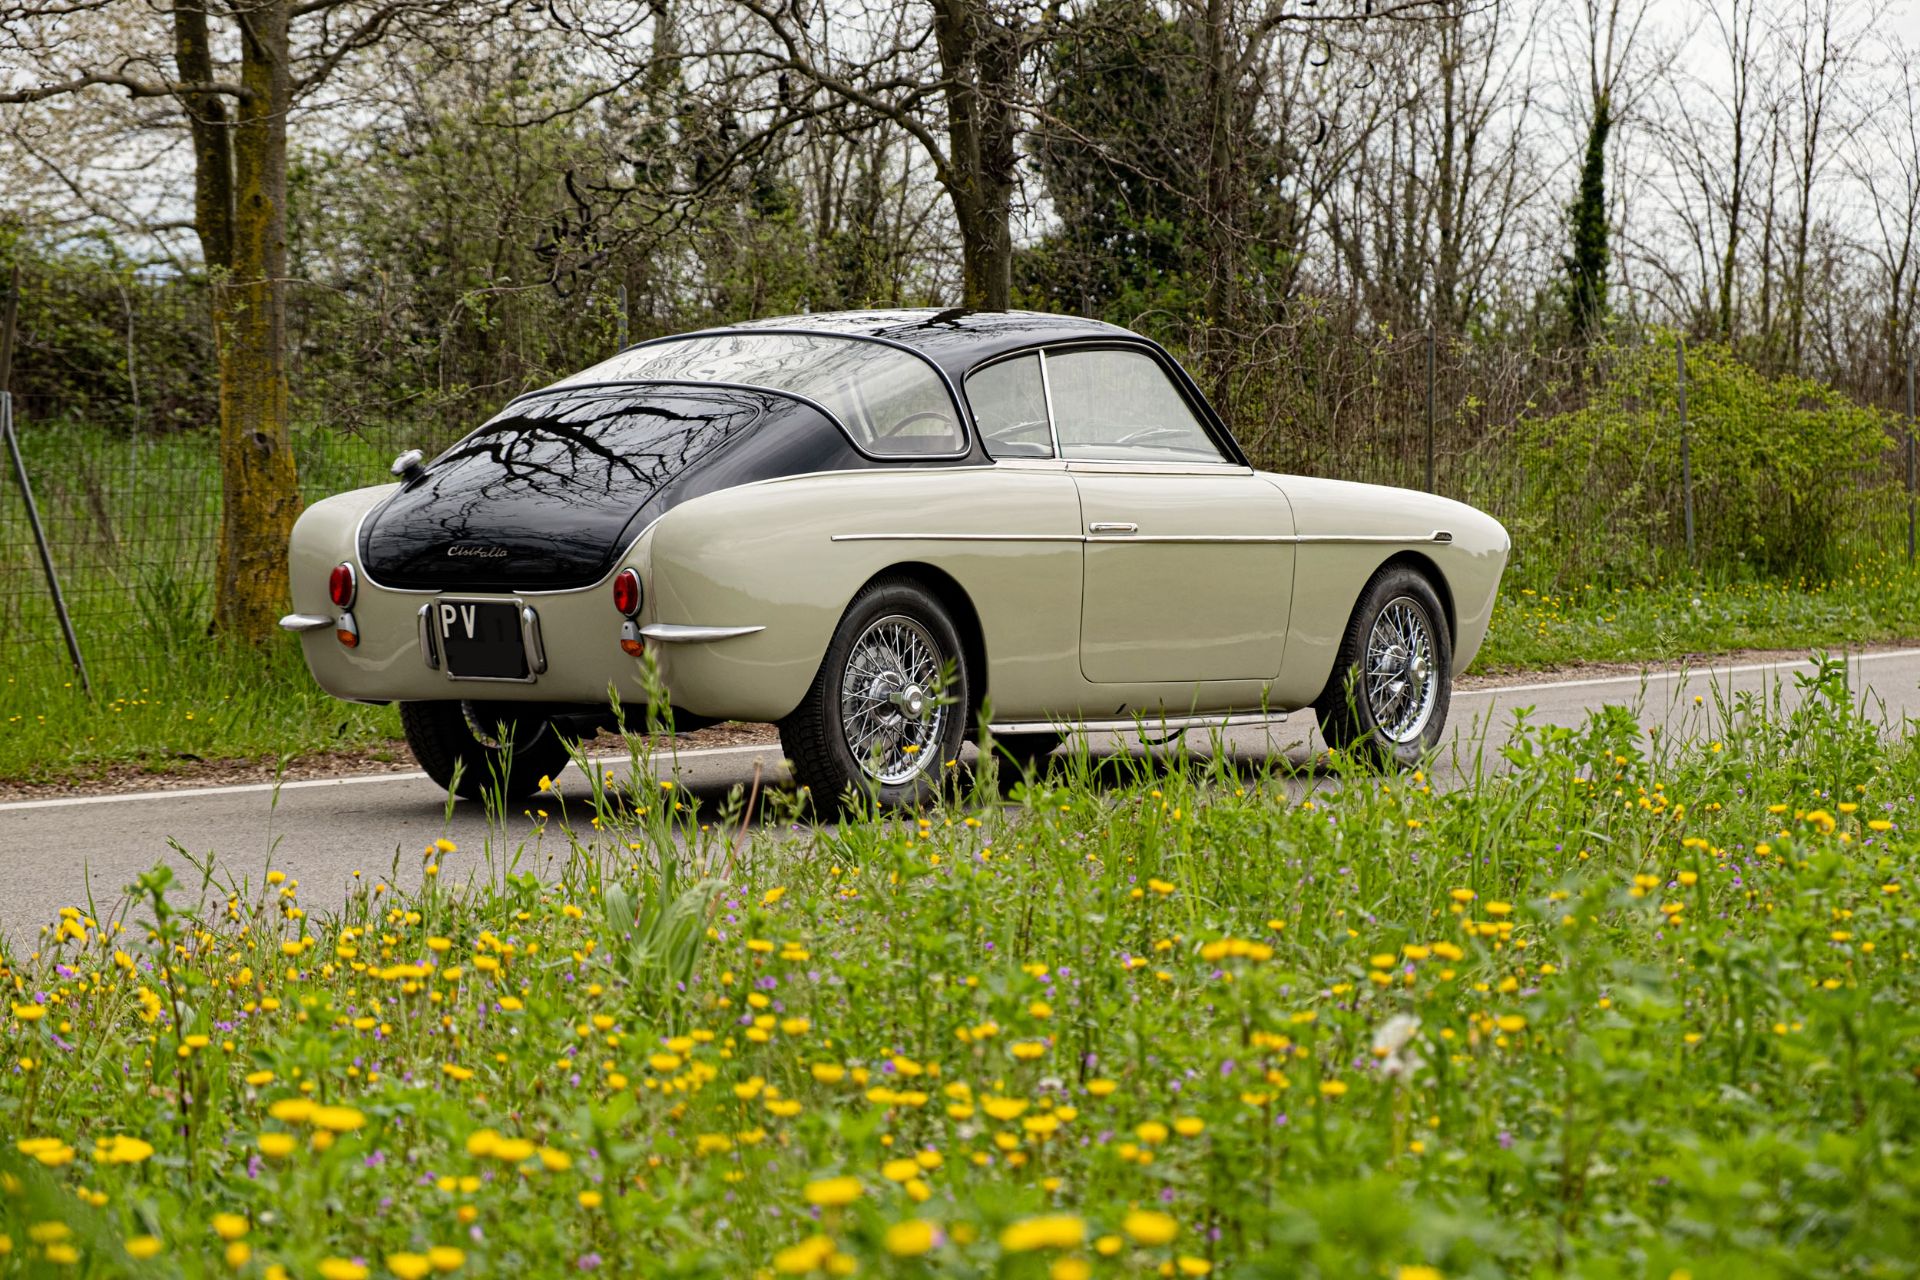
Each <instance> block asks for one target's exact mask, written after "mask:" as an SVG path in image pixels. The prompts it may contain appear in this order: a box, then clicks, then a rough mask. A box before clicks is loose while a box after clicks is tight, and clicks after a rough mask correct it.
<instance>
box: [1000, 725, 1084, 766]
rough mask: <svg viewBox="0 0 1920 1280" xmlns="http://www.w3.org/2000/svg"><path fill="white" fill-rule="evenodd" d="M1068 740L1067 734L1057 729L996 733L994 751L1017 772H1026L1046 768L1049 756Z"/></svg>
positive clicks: (1003, 762)
mask: <svg viewBox="0 0 1920 1280" xmlns="http://www.w3.org/2000/svg"><path fill="white" fill-rule="evenodd" d="M1066 740H1067V735H1066V734H1064V733H1061V732H1059V731H1057V730H1043V731H1041V732H1039V733H1005V734H995V735H994V736H993V753H994V754H995V755H996V756H999V757H1000V760H1001V763H1002V764H1003V765H1011V766H1012V767H1013V769H1014V771H1015V772H1016V773H1025V772H1027V770H1029V769H1032V770H1034V771H1035V772H1038V771H1040V770H1041V769H1043V768H1045V764H1046V759H1047V757H1048V756H1050V755H1052V754H1053V753H1054V752H1055V751H1056V750H1058V749H1059V747H1060V744H1061V743H1063V742H1065V741H1066Z"/></svg>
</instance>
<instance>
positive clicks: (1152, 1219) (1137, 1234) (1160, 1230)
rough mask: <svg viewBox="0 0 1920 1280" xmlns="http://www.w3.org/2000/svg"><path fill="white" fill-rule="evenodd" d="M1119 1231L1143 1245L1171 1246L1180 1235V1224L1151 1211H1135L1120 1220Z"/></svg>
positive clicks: (1167, 1216) (1169, 1217)
mask: <svg viewBox="0 0 1920 1280" xmlns="http://www.w3.org/2000/svg"><path fill="white" fill-rule="evenodd" d="M1120 1229H1121V1230H1122V1231H1125V1232H1126V1233H1127V1234H1128V1235H1130V1236H1132V1237H1133V1238H1134V1240H1135V1242H1136V1243H1139V1244H1144V1245H1161V1244H1171V1243H1172V1242H1173V1238H1174V1237H1175V1236H1176V1235H1179V1234H1180V1224H1179V1223H1177V1222H1175V1221H1174V1220H1173V1218H1172V1216H1171V1215H1169V1214H1164V1213H1160V1212H1157V1211H1155V1210H1152V1209H1135V1210H1133V1211H1132V1212H1130V1213H1128V1214H1127V1216H1126V1217H1125V1218H1123V1219H1121V1222H1120Z"/></svg>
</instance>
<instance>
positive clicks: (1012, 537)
mask: <svg viewBox="0 0 1920 1280" xmlns="http://www.w3.org/2000/svg"><path fill="white" fill-rule="evenodd" d="M833 541H835V542H1085V541H1087V539H1086V538H1085V537H1083V536H1081V535H1080V534H1077V533H836V534H834V535H833Z"/></svg>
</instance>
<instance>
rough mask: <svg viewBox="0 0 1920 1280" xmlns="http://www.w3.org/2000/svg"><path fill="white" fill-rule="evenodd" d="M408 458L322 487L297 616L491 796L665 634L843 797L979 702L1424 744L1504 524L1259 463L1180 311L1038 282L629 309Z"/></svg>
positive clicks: (1486, 600) (1050, 719) (677, 703)
mask: <svg viewBox="0 0 1920 1280" xmlns="http://www.w3.org/2000/svg"><path fill="white" fill-rule="evenodd" d="M394 470H395V474H396V475H398V476H399V477H400V482H399V483H398V484H388V485H383V486H380V487H377V488H369V489H360V490H356V491H354V492H351V493H345V494H340V495H338V496H336V497H332V498H328V499H326V500H325V501H322V502H318V503H316V504H314V505H313V506H311V507H309V508H308V509H307V511H306V512H305V514H303V515H302V516H301V517H300V520H299V523H298V525H297V526H296V527H295V529H294V532H293V546H292V582H293V597H294V600H293V603H294V607H295V608H296V609H297V610H298V612H296V613H294V614H291V615H289V616H288V617H287V618H285V619H283V620H282V623H281V625H282V626H284V627H286V628H287V629H289V630H292V631H297V632H299V633H301V635H302V638H303V641H304V648H305V653H306V660H307V663H308V666H309V667H310V668H311V669H312V671H313V674H314V678H315V679H317V680H318V681H319V682H320V684H321V686H322V687H323V688H325V689H326V690H327V691H328V692H329V693H332V694H334V695H335V696H337V697H341V698H350V699H354V700H356V701H362V702H383V703H384V702H389V701H397V702H399V703H400V713H401V722H402V724H403V725H404V726H405V730H406V735H407V740H408V743H409V744H410V745H411V747H412V749H413V752H414V755H415V756H416V757H417V758H418V759H419V761H420V764H421V766H422V767H423V768H424V769H425V770H426V771H427V773H428V774H429V775H431V776H432V777H433V778H434V779H436V780H437V781H439V782H440V783H441V784H442V785H443V786H446V785H452V784H454V783H455V777H456V774H455V770H456V766H458V768H459V770H460V773H459V780H458V783H457V790H458V791H459V793H460V794H462V795H465V796H469V797H474V796H478V795H480V794H481V793H482V792H483V790H492V789H494V788H496V787H501V786H504V790H505V793H506V794H508V795H518V794H524V793H526V792H527V791H529V790H531V789H532V788H534V787H535V786H536V784H537V780H538V779H539V778H540V777H541V776H542V775H543V774H548V773H555V772H558V771H559V768H560V767H561V765H562V764H563V763H564V761H565V758H566V755H567V751H568V742H567V739H568V738H569V737H576V738H577V736H578V735H579V734H580V733H581V732H583V731H585V730H589V729H592V728H597V727H601V726H606V725H610V724H611V722H612V717H613V712H612V710H611V708H612V707H613V705H614V704H615V702H616V701H617V702H618V703H619V704H621V705H622V706H623V707H624V708H629V709H630V708H635V707H644V706H645V705H646V704H647V701H648V695H647V689H648V687H649V684H648V680H647V679H646V673H645V670H644V668H645V665H646V658H647V656H648V655H651V657H652V659H653V660H654V663H655V665H656V668H657V676H656V678H655V679H654V681H653V683H652V687H653V688H654V689H655V690H656V691H657V690H658V689H660V688H661V687H662V686H664V688H665V690H666V692H667V697H668V699H669V700H670V704H671V706H672V708H673V711H674V713H675V718H676V723H677V724H678V725H679V726H681V727H686V726H687V725H689V724H697V723H700V722H706V721H716V720H744V721H763V722H772V723H777V724H778V725H779V726H780V736H781V742H782V744H783V746H784V748H785V751H786V753H787V755H788V756H789V757H790V758H791V760H792V762H793V769H794V773H795V776H796V778H797V780H798V781H799V782H800V783H802V784H804V785H806V786H809V787H811V788H812V789H813V792H814V793H815V794H816V795H819V796H827V795H832V796H844V795H845V794H847V789H848V788H854V789H856V790H860V791H864V792H866V793H868V794H870V795H872V796H873V797H874V798H875V799H877V800H878V801H880V802H881V803H886V804H900V803H912V802H914V801H916V800H918V799H920V798H922V797H924V796H925V795H927V794H928V793H930V792H931V791H933V790H934V789H936V788H937V786H938V782H939V779H940V777H941V776H942V774H943V770H944V767H945V766H946V764H947V763H948V762H950V761H953V760H955V759H956V758H957V757H958V756H959V753H960V750H961V743H962V741H963V740H965V739H967V738H969V737H972V736H974V735H975V734H976V733H977V732H978V731H979V730H980V728H982V727H983V726H982V723H981V722H982V721H983V719H984V720H989V721H990V724H989V725H986V726H984V727H988V728H990V730H991V734H992V737H993V740H994V741H995V742H996V744H998V746H999V747H1000V749H1002V750H1005V751H1006V752H1008V753H1009V754H1010V755H1012V756H1013V757H1014V758H1015V759H1016V760H1019V759H1025V758H1029V757H1035V756H1038V755H1039V754H1041V753H1044V752H1045V751H1049V750H1051V749H1052V748H1053V747H1055V746H1056V745H1058V743H1059V741H1060V739H1061V735H1062V733H1063V732H1064V731H1069V730H1072V729H1076V728H1101V727H1108V728H1112V727H1131V726H1133V725H1135V724H1138V723H1141V722H1143V721H1144V722H1147V723H1149V724H1151V725H1152V726H1153V727H1154V729H1155V730H1156V731H1157V730H1160V729H1162V728H1165V729H1174V728H1181V727H1191V726H1194V725H1197V724H1219V723H1228V722H1234V721H1239V720H1245V719H1254V718H1268V717H1271V716H1274V715H1277V714H1278V713H1279V712H1282V711H1285V710H1289V709H1293V708H1300V707H1308V706H1311V707H1313V708H1314V709H1315V710H1316V711H1317V712H1318V713H1319V716H1320V722H1321V725H1322V729H1323V732H1324V734H1325V736H1326V738H1327V740H1328V741H1329V742H1330V743H1331V744H1333V745H1335V746H1337V747H1343V748H1358V749H1363V750H1366V751H1369V752H1371V753H1372V754H1374V755H1375V756H1377V757H1378V758H1379V759H1381V760H1382V761H1383V762H1385V763H1396V762H1397V763H1400V764H1405V763H1409V762H1411V761H1413V760H1415V759H1417V758H1419V757H1420V755H1421V754H1422V753H1424V752H1426V751H1428V750H1429V749H1431V748H1432V747H1433V746H1434V745H1435V744H1436V743H1437V742H1438V741H1439V737H1440V733H1441V728H1442V725H1443V724H1444V722H1445V719H1446V715H1447V702H1448V695H1449V690H1450V688H1451V682H1452V677H1453V676H1454V675H1455V674H1457V673H1458V672H1459V671H1460V670H1461V669H1462V668H1464V667H1465V666H1466V664H1467V662H1468V661H1469V660H1470V659H1471V658H1472V657H1473V654H1474V652H1475V650H1476V649H1478V648H1479V646H1480V642H1481V640H1482V638H1483V637H1484V635H1485V633H1486V628H1487V621H1488V615H1489V613H1490V612H1491V610H1492V607H1493V599H1494V591H1495V588H1496V586H1497V585H1498V583H1499V579H1500V574H1501V571H1502V569H1503V568H1504V567H1505V564H1506V558H1507V551H1508V548H1509V541H1508V537H1507V533H1506V531H1505V530H1504V529H1503V528H1501V526H1500V525H1499V524H1498V523H1497V522H1496V521H1494V520H1493V519H1491V518H1490V517H1488V516H1486V515H1484V514H1482V513H1480V512H1478V511H1475V510H1474V509H1472V508H1470V507H1466V506H1463V505H1461V504H1460V503H1457V502H1452V501H1448V500H1447V499H1444V498H1438V497H1433V496H1431V495H1428V494H1423V493H1414V492H1408V491H1405V490H1399V489H1388V488H1380V487H1376V486H1370V485H1360V484H1349V483H1343V482H1339V481H1333V480H1319V479H1308V478H1304V477H1299V476H1290V475H1270V474H1267V473H1265V472H1261V471H1256V470H1255V469H1254V468H1253V467H1252V466H1250V465H1249V464H1248V462H1247V458H1246V455H1245V454H1244V453H1242V452H1241V449H1240V446H1239V445H1238V444H1236V443H1235V441H1234V438H1233V436H1232V435H1231V434H1230V433H1229V432H1228V430H1227V428H1226V426H1225V424H1224V423H1222V422H1221V421H1220V419H1219V418H1218V417H1217V416H1216V415H1215V413H1214V412H1213V410H1212V409H1211V408H1210V407H1209V406H1208V405H1207V402H1206V401H1205V399H1204V398H1203V397H1202V396H1201V394H1200V392H1199V390H1198V388H1196V387H1195V385H1194V384H1193V381H1192V380H1191V379H1190V378H1189V377H1188V376H1187V375H1186V373H1185V372H1184V371H1183V370H1182V369H1181V368H1180V366H1179V365H1178V364H1177V363H1176V362H1175V361H1174V360H1173V359H1172V358H1171V357H1169V356H1168V355H1167V353H1166V352H1165V351H1164V350H1162V349H1161V348H1160V347H1159V346H1157V345H1156V344H1154V343H1153V342H1151V341H1149V340H1147V339H1145V338H1143V337H1140V336H1139V335H1137V334H1134V333H1131V332H1129V331H1127V330H1125V329H1120V328H1116V327H1114V326H1111V325H1107V324H1101V323H1097V322H1093V321H1088V320H1081V319H1072V318H1068V317H1064V316H1054V315H1039V314H1032V313H1020V312H969V311H879V312H858V313H844V314H831V315H808V316H794V317H788V318H784V319H777V320H766V321H759V322H755V323H751V324H742V325H736V326H733V327H730V328H725V329H715V330H708V331H705V332H700V333H692V334H686V335H683V336H679V337H671V338H661V339H658V340H655V341H650V342H642V343H640V344H638V345H636V346H633V347H629V348H628V349H627V350H625V351H622V352H621V353H620V354H619V355H616V356H614V357H613V358H611V359H609V360H605V361H603V362H601V363H600V364H597V365H594V366H593V367H592V368H590V369H587V370H585V371H584V372H581V373H577V374H574V375H573V376H571V377H568V378H564V379H562V380H561V381H559V382H557V383H555V384H553V385H552V386H550V387H547V388H545V389H543V390H540V391H534V392H530V393H528V394H526V395H523V396H520V397H518V398H517V399H515V400H513V401H512V402H511V403H509V404H508V405H507V406H506V408H504V409H503V410H501V412H500V413H499V414H498V415H497V416H496V417H494V418H493V419H492V420H491V421H489V422H488V423H486V424H485V425H484V426H482V427H480V428H479V429H478V430H476V431H474V432H473V433H472V434H471V435H469V436H467V437H466V438H465V439H463V440H461V441H460V442H459V443H458V444H456V445H454V446H453V447H452V448H450V449H448V450H447V451H446V452H445V453H443V454H441V455H440V456H439V457H437V458H435V459H433V460H432V461H431V462H427V463H425V464H424V465H422V463H421V459H420V455H419V454H418V453H417V452H410V453H408V454H406V455H403V456H402V458H401V459H400V460H399V461H398V462H396V463H395V464H394Z"/></svg>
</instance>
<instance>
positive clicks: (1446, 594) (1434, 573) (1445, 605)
mask: <svg viewBox="0 0 1920 1280" xmlns="http://www.w3.org/2000/svg"><path fill="white" fill-rule="evenodd" d="M1396 565H1406V566H1407V567H1408V568H1410V569H1412V570H1413V571H1414V572H1415V573H1417V574H1419V575H1420V576H1421V577H1423V578H1425V579H1426V580H1427V585H1428V586H1430V587H1432V588H1433V594H1435V595H1436V596H1439V597H1440V610H1441V612H1443V613H1445V614H1446V615H1447V616H1446V623H1447V646H1448V647H1449V648H1451V647H1452V646H1453V643H1454V638H1455V637H1456V636H1458V635H1459V634H1460V620H1459V618H1458V617H1457V616H1456V615H1455V613H1454V608H1453V588H1452V587H1450V586H1448V585H1447V575H1446V573H1445V572H1443V571H1442V570H1441V568H1440V566H1439V565H1437V564H1435V563H1434V561H1433V558H1432V557H1431V556H1428V555H1425V554H1424V553H1422V552H1419V551H1400V552H1396V553H1395V554H1393V555H1390V556H1388V557H1387V558H1386V559H1385V560H1383V561H1381V562H1380V567H1379V568H1378V569H1375V570H1374V571H1373V575H1372V577H1369V578H1368V579H1367V586H1368V587H1370V586H1372V585H1373V581H1374V579H1375V578H1378V577H1379V576H1380V575H1381V574H1383V573H1385V572H1386V571H1387V570H1389V569H1392V568H1394V567H1395V566H1396ZM1366 593H1367V591H1366V587H1362V588H1361V589H1360V596H1365V595H1366ZM1360 596H1356V597H1355V598H1354V601H1353V607H1354V608H1355V609H1358V608H1359V607H1360ZM1348 621H1352V618H1351V616H1349V618H1348Z"/></svg>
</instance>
